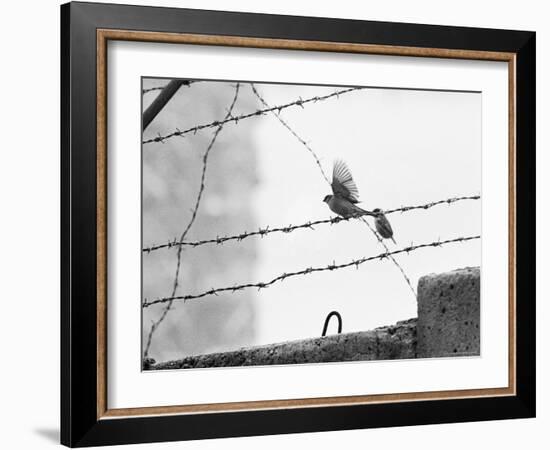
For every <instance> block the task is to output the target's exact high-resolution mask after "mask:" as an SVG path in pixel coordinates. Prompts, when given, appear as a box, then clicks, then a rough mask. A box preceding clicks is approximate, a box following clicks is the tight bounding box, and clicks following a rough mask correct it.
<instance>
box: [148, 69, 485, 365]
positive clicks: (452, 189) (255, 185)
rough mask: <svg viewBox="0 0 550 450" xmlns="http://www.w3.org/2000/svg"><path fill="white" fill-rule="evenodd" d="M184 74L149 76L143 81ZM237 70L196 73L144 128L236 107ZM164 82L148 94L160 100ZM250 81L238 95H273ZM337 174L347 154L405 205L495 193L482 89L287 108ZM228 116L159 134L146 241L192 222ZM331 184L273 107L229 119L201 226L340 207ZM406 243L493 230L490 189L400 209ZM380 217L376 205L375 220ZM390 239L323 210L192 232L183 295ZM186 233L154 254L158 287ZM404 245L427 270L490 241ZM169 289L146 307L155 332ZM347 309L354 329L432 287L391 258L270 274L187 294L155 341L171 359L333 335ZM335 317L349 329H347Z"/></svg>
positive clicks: (390, 93)
mask: <svg viewBox="0 0 550 450" xmlns="http://www.w3.org/2000/svg"><path fill="white" fill-rule="evenodd" d="M168 81H169V80H162V79H147V78H145V79H143V88H144V89H149V88H151V87H155V86H163V85H165V84H166V83H167V82H168ZM234 85H235V84H234V83H233V82H231V83H227V82H216V81H211V82H206V81H201V82H197V83H194V84H192V85H190V86H189V87H185V86H183V87H181V88H180V89H179V91H178V92H177V93H176V94H175V95H174V97H173V98H172V100H171V101H170V102H169V103H168V105H167V106H166V107H165V108H164V109H163V110H162V111H161V113H160V114H159V115H158V116H157V117H156V119H155V120H154V121H153V122H152V123H151V125H150V126H149V127H148V128H147V130H146V131H145V133H144V139H148V138H151V137H155V136H156V135H158V134H159V133H160V134H161V135H165V134H167V133H170V132H173V131H174V130H175V129H176V128H179V129H181V130H184V129H186V128H188V127H191V126H194V125H196V124H202V123H208V122H211V121H214V120H220V119H222V118H223V117H224V116H225V114H226V110H227V108H228V107H229V105H230V103H231V100H232V98H233V96H234ZM256 87H257V88H258V90H259V91H260V92H261V94H262V96H263V97H264V99H265V100H266V101H268V102H269V103H270V104H272V105H277V104H284V103H287V102H291V101H294V100H296V99H298V98H300V97H301V98H303V99H306V98H308V97H311V96H315V95H326V94H329V93H331V92H334V91H335V90H339V89H341V88H338V87H322V86H297V85H276V84H256ZM157 94H158V91H153V92H150V93H146V94H144V97H143V98H144V103H143V107H144V108H146V107H147V106H148V105H149V103H150V102H151V101H152V100H153V99H154V98H155V96H156V95H157ZM262 107H263V106H262V105H261V104H260V102H259V101H258V99H257V98H256V97H255V96H254V94H253V92H252V90H251V89H250V86H249V84H248V83H241V89H240V94H239V97H238V99H237V103H236V105H235V109H234V111H233V115H239V114H242V113H247V112H251V111H254V110H256V109H259V108H262ZM281 115H282V117H283V118H284V119H285V120H286V121H287V122H288V123H289V124H290V125H291V126H292V128H293V129H294V130H295V131H296V132H297V133H298V134H299V135H300V137H301V138H303V139H305V140H306V141H307V142H308V143H309V145H310V146H311V147H312V148H313V149H314V150H315V152H316V153H317V155H318V156H319V157H320V159H321V163H322V165H323V168H324V170H325V172H326V173H327V174H328V175H330V173H331V170H332V162H333V160H334V159H336V158H343V159H345V160H346V162H347V164H348V165H349V167H350V169H351V171H352V173H353V176H354V179H355V181H356V183H357V185H358V188H359V192H360V195H361V200H362V201H363V203H362V204H361V206H362V207H363V208H365V209H374V208H375V207H379V208H382V209H391V208H398V207H400V206H403V205H415V204H423V203H428V202H431V201H435V200H440V199H444V198H448V197H454V196H461V195H475V194H481V94H480V93H459V92H430V91H411V90H393V89H365V90H361V91H355V92H352V93H348V94H344V95H341V96H340V97H339V98H332V99H329V100H326V101H323V102H318V103H312V104H308V105H305V106H304V108H300V107H295V108H289V109H285V110H283V111H282V112H281ZM214 130H215V128H209V129H206V130H203V131H199V132H197V133H196V134H194V135H193V134H187V135H186V136H185V137H184V138H181V137H174V138H172V139H168V140H166V141H165V142H164V143H152V144H146V145H144V146H143V150H142V159H143V187H142V189H143V209H142V235H143V245H144V246H149V245H152V244H162V243H165V242H167V241H168V240H171V239H174V238H177V237H179V235H180V234H181V232H182V231H183V229H184V228H185V226H186V225H187V223H188V221H189V220H190V218H191V209H192V207H193V205H194V203H195V199H196V195H197V193H198V189H199V186H200V175H201V170H202V157H203V154H204V151H205V150H206V148H207V146H208V143H209V142H210V140H211V138H212V135H213V132H214ZM328 193H330V191H329V186H328V185H327V184H326V182H325V180H324V179H323V177H322V175H321V173H320V171H319V168H318V167H317V165H316V164H315V161H314V159H313V158H312V156H311V155H310V153H309V152H308V151H307V149H306V148H305V147H304V146H303V145H302V144H301V143H300V142H298V140H297V139H296V138H295V137H294V136H293V135H292V134H291V133H290V132H289V131H288V130H287V129H286V128H284V127H283V126H282V125H281V124H280V122H279V121H278V120H277V119H276V118H275V117H274V116H273V115H271V114H269V115H262V116H260V117H254V118H251V119H246V120H242V121H239V123H238V124H234V123H230V124H228V125H226V126H225V127H224V128H223V130H222V131H221V133H220V134H219V136H218V139H217V141H216V143H215V144H214V147H213V148H212V151H211V153H210V158H209V163H208V167H207V173H206V188H205V190H204V194H203V199H202V203H201V205H200V208H199V213H198V216H197V219H196V221H195V224H194V225H193V227H192V228H191V231H190V232H189V234H188V235H187V239H188V240H197V239H207V238H212V237H216V236H218V235H219V236H223V235H228V234H237V233H241V232H243V231H252V230H255V229H258V227H262V228H263V227H265V226H267V225H269V226H270V227H275V226H286V225H289V224H294V225H295V224H300V223H303V222H307V221H309V220H318V219H326V218H328V217H331V216H332V215H333V214H332V213H331V212H330V211H329V210H328V207H327V205H326V204H324V203H323V202H322V199H323V197H324V196H325V195H326V194H328ZM388 219H389V220H390V222H391V223H392V226H393V229H394V233H395V239H396V241H397V244H398V245H397V247H395V246H394V245H393V244H392V243H391V242H388V246H389V247H390V249H396V248H400V247H404V246H407V245H409V244H411V243H416V244H419V243H424V242H433V241H437V240H438V239H439V238H441V239H442V240H443V239H449V238H455V237H459V236H469V235H476V234H480V233H481V201H466V202H460V203H456V204H454V205H452V206H438V207H435V208H432V209H430V210H427V211H415V212H410V213H405V214H392V215H389V216H388ZM371 223H372V221H371ZM382 252H384V249H383V247H381V246H380V244H379V243H378V242H377V241H376V239H375V237H374V236H373V235H372V233H371V232H370V231H369V230H368V228H367V227H366V226H365V225H364V224H363V223H361V222H359V221H350V222H343V223H339V224H336V225H333V226H330V225H322V226H319V227H317V228H316V229H315V231H310V230H297V231H295V232H293V233H290V234H284V235H283V234H272V235H269V236H266V237H264V238H263V239H260V238H249V239H246V240H244V241H242V242H228V243H225V244H224V245H204V246H200V247H196V248H189V247H186V248H185V250H184V251H183V253H182V270H181V272H180V278H179V280H180V281H179V289H178V294H179V295H185V294H197V293H200V292H202V291H205V290H209V289H211V288H213V287H223V286H232V285H234V284H240V283H247V282H258V281H268V280H270V279H272V278H274V277H275V276H277V275H280V274H282V273H284V272H290V271H296V270H301V269H304V268H306V267H310V266H326V265H327V264H331V263H332V262H336V263H343V262H347V261H349V260H351V259H356V258H361V257H365V256H370V255H375V254H379V253H382ZM176 254H177V250H176V249H164V250H159V251H155V252H152V253H150V254H144V255H143V259H142V261H143V265H142V267H143V297H144V298H148V299H150V300H151V299H154V298H158V297H166V296H169V295H170V294H171V289H172V284H173V279H174V274H175V265H176ZM396 259H398V261H399V262H400V264H401V265H402V267H403V268H404V269H405V271H406V272H407V274H408V275H409V277H410V278H411V281H412V282H413V285H414V286H416V283H417V280H418V278H419V277H420V276H422V275H425V274H427V273H431V272H443V271H447V270H452V269H455V268H459V267H466V266H479V265H480V262H481V242H480V241H472V242H469V243H464V244H451V245H449V246H446V247H442V248H435V249H432V248H430V249H425V250H419V251H416V252H413V253H411V254H410V255H403V256H402V255H400V256H397V257H396ZM162 309H163V305H157V306H153V307H149V308H146V309H145V310H144V312H143V339H144V341H145V340H146V339H147V336H148V333H149V329H150V326H151V322H152V321H153V320H155V319H157V318H158V317H159V316H160V314H161V313H162ZM331 310H337V311H339V312H340V314H341V315H342V317H343V324H344V329H343V331H344V332H350V331H360V330H368V329H372V328H374V327H376V326H381V325H388V324H392V323H394V322H396V321H398V320H403V319H408V318H411V317H415V316H416V302H415V299H414V296H413V295H412V293H411V292H410V290H409V287H408V285H407V284H406V283H405V281H404V279H403V277H402V275H401V273H400V272H399V270H398V269H397V268H396V267H395V266H394V265H393V264H392V263H391V262H390V261H382V262H378V261H377V262H369V263H366V264H363V265H362V266H360V268H359V269H358V270H356V269H355V268H351V269H345V270H338V271H334V272H326V273H321V274H313V275H309V276H306V277H297V278H292V279H287V280H284V281H283V282H281V283H277V284H275V285H273V286H272V287H270V288H268V289H264V290H262V291H259V292H258V291H257V290H255V289H249V290H244V291H239V292H235V293H227V294H220V295H219V296H209V297H204V298H202V299H198V300H189V301H187V302H185V303H183V302H178V301H176V302H175V303H174V307H173V310H172V311H170V313H169V314H168V316H167V317H166V320H165V321H164V322H163V323H162V324H161V325H160V327H159V328H158V329H157V331H156V333H155V335H154V337H153V341H152V345H151V348H150V351H149V356H151V357H153V358H155V359H156V360H157V361H165V360H169V359H176V358H181V357H183V356H186V355H191V354H199V353H207V352H214V351H224V350H231V349H235V348H238V347H241V346H247V345H256V344H268V343H273V342H280V341H285V340H290V339H298V338H306V337H313V336H319V335H320V333H321V329H322V325H323V321H324V318H325V317H326V315H327V314H328V313H329V312H330V311H331ZM333 332H334V330H333Z"/></svg>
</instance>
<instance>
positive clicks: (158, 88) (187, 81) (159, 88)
mask: <svg viewBox="0 0 550 450" xmlns="http://www.w3.org/2000/svg"><path fill="white" fill-rule="evenodd" d="M193 83H198V80H186V81H184V82H183V83H182V86H191V85H192V84H193ZM165 87H166V85H164V86H155V87H152V88H149V89H143V90H142V91H141V93H142V94H148V93H149V92H153V91H162V90H163V89H164V88H165Z"/></svg>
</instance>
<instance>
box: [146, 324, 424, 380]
mask: <svg viewBox="0 0 550 450" xmlns="http://www.w3.org/2000/svg"><path fill="white" fill-rule="evenodd" d="M415 356H416V319H410V320H406V321H402V322H398V323H396V324H395V325H391V326H387V327H380V328H377V329H375V330H371V331H361V332H356V333H342V334H334V335H329V336H325V337H318V338H312V339H302V340H296V341H289V342H281V343H278V344H270V345H262V346H256V347H245V348H241V349H239V350H235V351H231V352H223V353H210V354H206V355H196V356H187V357H185V358H182V359H179V360H175V361H168V362H163V363H159V364H154V363H150V364H149V365H147V366H144V370H169V369H191V368H201V367H232V366H256V365H263V366H265V365H274V364H277V365H280V364H306V363H308V364H310V363H321V362H336V361H368V360H382V359H410V358H415Z"/></svg>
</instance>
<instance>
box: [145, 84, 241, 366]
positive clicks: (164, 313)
mask: <svg viewBox="0 0 550 450" xmlns="http://www.w3.org/2000/svg"><path fill="white" fill-rule="evenodd" d="M239 89H240V84H239V83H237V85H236V86H235V94H234V96H233V100H232V101H231V105H230V106H229V109H228V110H227V113H226V115H225V117H226V118H227V117H229V116H231V113H232V111H233V108H234V107H235V103H236V102H237V98H238V96H239ZM223 127H224V124H220V125H219V126H218V128H217V129H216V131H215V132H214V134H213V136H212V139H211V140H210V143H209V144H208V147H207V148H206V150H205V152H204V155H203V158H202V173H201V184H200V187H199V192H198V194H197V198H196V200H195V206H194V208H193V212H192V214H191V219H190V220H189V222H188V223H187V226H186V227H185V229H184V230H183V232H182V234H181V236H180V239H179V243H180V244H181V242H182V241H183V240H184V239H185V237H186V236H187V233H188V232H189V230H190V229H191V227H192V226H193V224H194V223H195V219H196V217H197V213H198V210H199V206H200V204H201V199H202V194H203V192H204V187H205V180H206V168H207V165H208V156H209V155H210V151H211V150H212V147H213V146H214V143H215V142H216V139H217V138H218V135H219V134H220V132H221V131H222V129H223ZM182 250H183V246H182V245H179V247H178V253H177V262H176V274H175V276H174V283H173V285H172V295H171V296H172V297H174V296H175V295H176V292H177V289H178V284H179V273H180V267H181V252H182ZM172 303H173V301H169V302H167V305H166V306H165V308H164V310H163V311H162V314H161V315H160V317H159V318H158V319H157V320H156V321H154V322H153V323H152V324H151V328H150V330H149V335H148V336H147V344H146V346H145V352H144V355H143V358H147V356H148V354H149V348H150V347H151V342H152V339H153V335H154V333H155V331H156V329H157V328H158V327H159V325H160V324H161V323H162V322H163V321H164V319H165V318H166V316H167V315H168V312H169V311H170V309H171V308H172Z"/></svg>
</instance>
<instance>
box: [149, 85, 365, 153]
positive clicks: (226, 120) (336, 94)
mask: <svg viewBox="0 0 550 450" xmlns="http://www.w3.org/2000/svg"><path fill="white" fill-rule="evenodd" d="M361 89H365V88H363V87H354V88H349V89H343V90H340V91H336V92H333V93H332V94H327V95H322V96H315V97H310V98H307V99H305V100H304V99H302V98H299V99H298V100H295V101H293V102H290V103H285V104H284V105H278V106H272V107H271V108H265V109H259V110H257V111H254V112H250V113H247V114H242V115H240V116H231V115H229V116H226V117H225V118H224V119H223V120H220V121H218V120H216V121H214V122H210V123H206V124H203V125H197V126H194V127H191V128H187V129H186V130H178V129H176V131H174V132H172V133H169V134H166V135H164V136H157V137H155V138H151V139H147V140H144V141H143V142H142V144H150V143H152V142H163V141H165V140H166V139H170V138H173V137H175V136H184V135H186V134H189V133H193V134H194V133H196V132H197V131H200V130H204V129H206V128H214V127H218V126H220V125H225V124H226V123H229V122H235V123H238V122H239V120H243V119H249V118H250V117H257V116H261V115H263V114H267V113H269V112H272V111H277V112H279V113H280V112H281V111H282V110H283V109H287V108H292V107H295V106H299V107H301V108H303V107H304V105H306V104H308V103H317V102H322V101H324V100H328V99H329V98H332V97H339V96H340V95H342V94H347V93H348V92H353V91H358V90H361Z"/></svg>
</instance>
